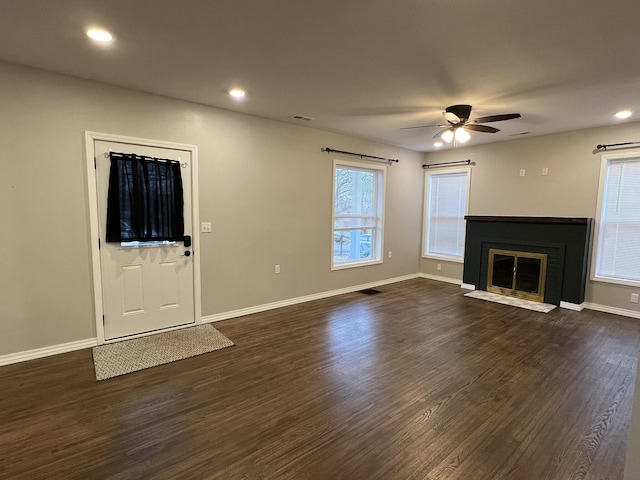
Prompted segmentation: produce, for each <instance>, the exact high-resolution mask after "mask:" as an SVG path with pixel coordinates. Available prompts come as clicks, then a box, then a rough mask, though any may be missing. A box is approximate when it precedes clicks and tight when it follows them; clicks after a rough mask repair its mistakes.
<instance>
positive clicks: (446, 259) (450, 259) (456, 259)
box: [422, 254, 464, 263]
mask: <svg viewBox="0 0 640 480" xmlns="http://www.w3.org/2000/svg"><path fill="white" fill-rule="evenodd" d="M422 258H428V259H430V260H441V261H443V262H452V263H464V257H447V256H445V255H433V254H430V255H425V254H422Z"/></svg>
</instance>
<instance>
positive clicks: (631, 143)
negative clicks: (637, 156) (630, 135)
mask: <svg viewBox="0 0 640 480" xmlns="http://www.w3.org/2000/svg"><path fill="white" fill-rule="evenodd" d="M628 145H640V142H624V143H611V144H609V145H596V150H599V151H604V150H606V149H607V148H609V147H626V146H628Z"/></svg>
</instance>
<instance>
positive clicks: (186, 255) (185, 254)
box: [180, 250, 191, 257]
mask: <svg viewBox="0 0 640 480" xmlns="http://www.w3.org/2000/svg"><path fill="white" fill-rule="evenodd" d="M189 255H191V252H190V251H189V250H187V251H186V252H184V255H180V256H181V257H188V256H189Z"/></svg>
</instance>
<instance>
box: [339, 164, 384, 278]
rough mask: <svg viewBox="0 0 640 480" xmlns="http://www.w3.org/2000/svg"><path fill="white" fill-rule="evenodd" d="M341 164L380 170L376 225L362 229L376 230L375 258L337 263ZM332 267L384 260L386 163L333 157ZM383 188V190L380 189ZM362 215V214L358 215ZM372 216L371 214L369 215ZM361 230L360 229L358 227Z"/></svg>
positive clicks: (353, 265)
mask: <svg viewBox="0 0 640 480" xmlns="http://www.w3.org/2000/svg"><path fill="white" fill-rule="evenodd" d="M339 165H342V166H345V167H347V168H350V169H353V170H360V171H371V170H374V171H376V170H377V171H378V173H377V174H376V182H375V183H376V185H375V192H374V195H375V197H376V198H375V201H376V215H375V218H376V225H375V226H373V227H362V229H371V230H372V231H373V232H374V238H373V239H372V240H373V245H374V246H375V250H374V252H372V253H374V255H375V257H374V258H371V259H365V260H354V261H351V262H342V263H339V264H337V265H336V264H335V263H334V260H335V247H336V242H335V238H334V232H335V230H336V228H335V225H336V208H335V205H336V169H337V167H338V166H339ZM331 188H332V192H331V267H330V269H331V270H332V271H334V270H342V269H345V268H353V267H362V266H367V265H376V264H380V263H383V262H384V217H385V201H386V200H385V199H386V196H387V166H386V165H372V164H370V163H364V162H351V161H348V160H339V159H337V158H334V159H333V174H332V182H331ZM379 190H381V191H379ZM356 216H358V217H362V215H356ZM367 217H371V215H367ZM354 229H355V228H354ZM358 230H359V229H358Z"/></svg>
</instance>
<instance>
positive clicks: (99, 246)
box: [98, 239, 102, 250]
mask: <svg viewBox="0 0 640 480" xmlns="http://www.w3.org/2000/svg"><path fill="white" fill-rule="evenodd" d="M101 247H102V245H100V239H98V250H100V248H101Z"/></svg>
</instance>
